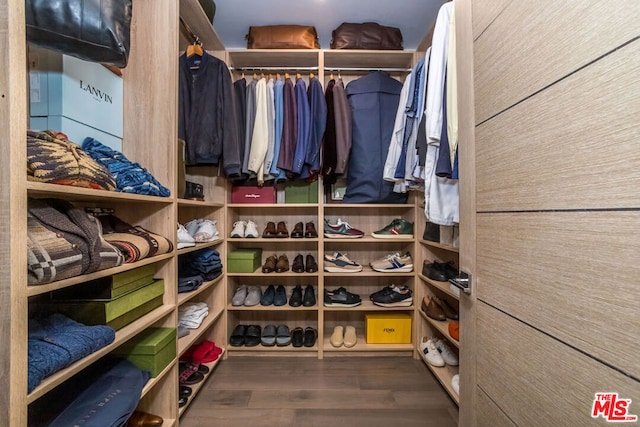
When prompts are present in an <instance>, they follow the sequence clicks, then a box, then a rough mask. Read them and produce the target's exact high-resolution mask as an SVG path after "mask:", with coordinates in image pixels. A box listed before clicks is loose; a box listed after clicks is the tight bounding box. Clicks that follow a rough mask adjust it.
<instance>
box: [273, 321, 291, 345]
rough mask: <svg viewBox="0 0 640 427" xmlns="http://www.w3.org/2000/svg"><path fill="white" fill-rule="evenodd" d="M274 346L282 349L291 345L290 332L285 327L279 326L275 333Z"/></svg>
mask: <svg viewBox="0 0 640 427" xmlns="http://www.w3.org/2000/svg"><path fill="white" fill-rule="evenodd" d="M276 344H277V345H278V347H284V346H287V345H289V344H291V332H289V327H288V326H287V325H279V326H278V330H277V333H276Z"/></svg>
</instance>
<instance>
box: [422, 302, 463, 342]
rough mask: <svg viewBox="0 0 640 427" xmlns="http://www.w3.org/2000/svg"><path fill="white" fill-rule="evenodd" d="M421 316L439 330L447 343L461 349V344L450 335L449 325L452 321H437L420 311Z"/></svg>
mask: <svg viewBox="0 0 640 427" xmlns="http://www.w3.org/2000/svg"><path fill="white" fill-rule="evenodd" d="M420 316H422V318H423V319H424V320H426V321H427V323H428V324H429V325H431V326H432V327H433V328H434V329H435V330H437V331H438V332H439V333H440V335H442V336H443V337H444V338H445V339H446V340H447V341H449V342H450V343H451V344H453V345H454V346H455V347H456V348H460V343H459V342H458V341H456V340H455V339H453V337H452V336H451V335H450V334H449V323H451V320H449V319H447V320H435V319H432V318H430V317H429V316H427V315H426V314H425V313H424V312H423V311H422V310H420Z"/></svg>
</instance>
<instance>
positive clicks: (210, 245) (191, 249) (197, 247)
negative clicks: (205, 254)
mask: <svg viewBox="0 0 640 427" xmlns="http://www.w3.org/2000/svg"><path fill="white" fill-rule="evenodd" d="M222 242H224V238H221V239H218V240H214V241H213V242H205V243H196V245H195V246H191V247H188V248H182V249H178V250H177V251H178V256H180V255H184V254H188V253H189V252H195V251H199V250H200V249H205V248H214V247H216V246H218V245H220V244H221V243H222Z"/></svg>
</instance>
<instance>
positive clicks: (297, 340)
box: [291, 326, 304, 347]
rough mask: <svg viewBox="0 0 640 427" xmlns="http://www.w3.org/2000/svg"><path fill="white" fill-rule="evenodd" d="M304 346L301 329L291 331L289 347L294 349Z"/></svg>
mask: <svg viewBox="0 0 640 427" xmlns="http://www.w3.org/2000/svg"><path fill="white" fill-rule="evenodd" d="M303 344H304V332H303V331H302V328H301V327H299V326H298V327H297V328H295V329H294V330H293V331H291V345H293V346H294V347H302V345H303Z"/></svg>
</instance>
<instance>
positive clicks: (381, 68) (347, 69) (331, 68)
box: [324, 67, 412, 73]
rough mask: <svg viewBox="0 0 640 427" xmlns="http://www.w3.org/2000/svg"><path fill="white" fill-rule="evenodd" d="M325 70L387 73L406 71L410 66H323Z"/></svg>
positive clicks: (408, 70)
mask: <svg viewBox="0 0 640 427" xmlns="http://www.w3.org/2000/svg"><path fill="white" fill-rule="evenodd" d="M324 69H325V71H387V72H389V73H400V72H403V73H408V72H410V71H411V70H412V69H411V68H384V67H324Z"/></svg>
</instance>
